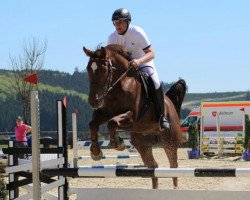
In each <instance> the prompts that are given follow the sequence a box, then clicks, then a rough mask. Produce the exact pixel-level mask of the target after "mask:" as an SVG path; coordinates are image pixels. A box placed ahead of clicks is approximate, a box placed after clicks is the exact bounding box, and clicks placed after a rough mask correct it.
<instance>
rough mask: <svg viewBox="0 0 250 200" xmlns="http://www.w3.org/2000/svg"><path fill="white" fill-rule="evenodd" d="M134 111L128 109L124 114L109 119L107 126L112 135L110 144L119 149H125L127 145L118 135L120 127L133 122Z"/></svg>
mask: <svg viewBox="0 0 250 200" xmlns="http://www.w3.org/2000/svg"><path fill="white" fill-rule="evenodd" d="M132 114H133V113H132V112H131V111H128V112H126V113H124V114H121V115H118V116H115V117H113V118H112V119H111V120H109V122H108V124H107V127H108V131H109V136H110V145H111V147H112V148H115V149H116V150H118V151H123V150H124V149H125V148H126V147H125V144H124V141H123V139H122V138H120V137H119V136H117V135H116V130H117V128H118V127H121V128H122V127H124V126H131V125H132V123H133V120H132Z"/></svg>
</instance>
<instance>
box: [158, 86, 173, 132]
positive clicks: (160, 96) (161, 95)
mask: <svg viewBox="0 0 250 200" xmlns="http://www.w3.org/2000/svg"><path fill="white" fill-rule="evenodd" d="M164 104H165V103H164V93H163V89H162V86H160V87H159V88H158V89H157V90H155V107H156V111H157V113H158V117H159V123H160V127H161V129H165V130H167V129H170V123H169V121H168V120H167V118H166V117H165V116H164V113H165V112H164V110H165V106H164Z"/></svg>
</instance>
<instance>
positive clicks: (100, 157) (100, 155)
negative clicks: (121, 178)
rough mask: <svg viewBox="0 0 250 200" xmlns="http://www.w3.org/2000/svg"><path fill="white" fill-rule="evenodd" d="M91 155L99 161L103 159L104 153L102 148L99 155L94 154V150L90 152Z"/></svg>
mask: <svg viewBox="0 0 250 200" xmlns="http://www.w3.org/2000/svg"><path fill="white" fill-rule="evenodd" d="M90 156H91V158H92V159H93V160H95V161H98V160H101V159H102V156H103V153H102V150H100V153H99V155H97V156H96V155H94V154H93V153H92V152H91V153H90Z"/></svg>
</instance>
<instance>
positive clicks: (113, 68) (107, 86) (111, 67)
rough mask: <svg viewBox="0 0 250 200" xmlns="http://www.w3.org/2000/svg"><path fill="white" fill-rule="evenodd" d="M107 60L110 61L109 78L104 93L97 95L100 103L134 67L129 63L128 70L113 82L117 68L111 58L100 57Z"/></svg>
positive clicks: (103, 89)
mask: <svg viewBox="0 0 250 200" xmlns="http://www.w3.org/2000/svg"><path fill="white" fill-rule="evenodd" d="M95 59H96V58H90V60H95ZM99 60H102V61H105V62H108V78H107V80H106V83H105V85H104V86H103V88H102V95H101V96H100V97H98V96H97V97H96V100H97V101H98V103H99V104H100V103H101V102H102V100H103V99H104V97H106V96H107V95H108V93H109V92H110V91H111V90H112V89H113V88H114V86H115V85H116V84H117V83H118V82H119V81H120V80H121V79H123V78H124V77H125V76H126V75H127V73H128V72H129V70H130V69H131V68H132V66H131V65H130V64H129V66H128V68H127V70H126V71H125V72H124V73H123V74H122V75H121V76H120V77H119V78H118V79H117V80H116V81H115V82H114V83H113V84H112V81H113V73H114V70H115V69H116V68H115V67H114V66H113V65H112V61H111V59H110V58H106V59H104V58H103V59H99Z"/></svg>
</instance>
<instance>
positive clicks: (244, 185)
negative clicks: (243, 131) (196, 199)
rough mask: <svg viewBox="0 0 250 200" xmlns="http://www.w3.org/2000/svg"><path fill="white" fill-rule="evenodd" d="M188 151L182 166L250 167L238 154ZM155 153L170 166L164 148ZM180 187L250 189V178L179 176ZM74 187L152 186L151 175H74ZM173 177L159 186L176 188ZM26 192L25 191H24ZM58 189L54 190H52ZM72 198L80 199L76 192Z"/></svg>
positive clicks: (89, 162)
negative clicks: (213, 155) (193, 154)
mask: <svg viewBox="0 0 250 200" xmlns="http://www.w3.org/2000/svg"><path fill="white" fill-rule="evenodd" d="M187 150H188V149H185V148H182V149H179V151H178V160H179V161H178V162H179V167H194V168H195V167H201V168H208V167H209V168H236V167H237V168H250V162H245V161H242V160H241V159H238V160H237V161H235V160H236V158H238V157H230V158H224V159H207V158H203V159H197V160H190V159H188V158H187ZM153 152H154V156H155V159H156V161H157V162H158V164H159V167H169V163H168V160H167V157H166V155H165V153H164V151H163V149H161V148H155V149H154V151H153ZM103 153H104V155H118V154H136V152H135V153H131V152H128V150H124V151H123V152H118V151H116V150H109V149H103ZM82 155H89V149H82V150H78V156H82ZM72 158H73V151H72V150H69V160H72ZM118 163H122V164H140V163H142V161H141V159H140V158H132V159H119V160H118V159H104V160H101V161H98V162H96V161H93V160H91V159H87V160H80V161H79V162H78V166H82V165H97V164H118ZM178 180H179V187H178V189H201V190H235V191H240V190H244V191H246V190H249V191H250V179H249V178H230V177H227V178H198V177H194V178H179V179H178ZM69 183H70V184H69V185H70V187H78V188H79V187H80V188H143V189H151V179H150V178H131V177H124V178H120V177H117V178H85V179H83V178H74V179H71V178H70V182H69ZM172 188H173V184H172V179H171V178H161V179H159V189H172ZM20 192H21V193H23V191H20ZM54 192H56V190H54V191H52V193H54ZM70 199H71V200H73V199H76V197H75V196H74V195H73V196H71V198H70Z"/></svg>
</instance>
